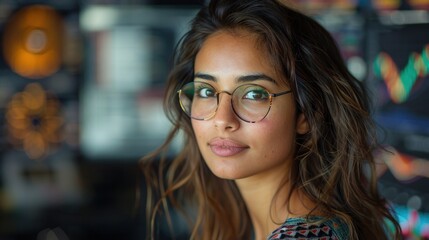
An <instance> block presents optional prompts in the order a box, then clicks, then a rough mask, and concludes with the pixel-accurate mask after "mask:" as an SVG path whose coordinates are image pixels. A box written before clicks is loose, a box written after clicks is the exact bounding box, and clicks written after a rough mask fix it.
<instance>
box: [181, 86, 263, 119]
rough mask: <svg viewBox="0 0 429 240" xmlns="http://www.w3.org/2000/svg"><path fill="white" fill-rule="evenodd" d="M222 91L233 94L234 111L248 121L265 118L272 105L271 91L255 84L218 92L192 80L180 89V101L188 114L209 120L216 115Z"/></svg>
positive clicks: (211, 87) (195, 117)
mask: <svg viewBox="0 0 429 240" xmlns="http://www.w3.org/2000/svg"><path fill="white" fill-rule="evenodd" d="M221 93H226V94H229V95H231V97H232V98H231V104H232V108H233V111H234V112H235V114H236V115H237V116H238V117H239V118H240V119H242V120H244V121H246V122H257V121H260V120H262V119H264V117H265V116H266V115H267V114H268V112H269V110H270V107H271V96H270V93H269V92H268V91H267V90H266V89H265V88H263V87H262V86H259V85H255V84H245V85H241V86H239V87H238V88H236V89H235V90H234V91H233V92H232V94H230V93H227V92H217V91H216V89H215V88H214V87H213V86H211V85H210V84H207V83H203V82H190V83H187V84H186V85H184V86H183V87H182V89H181V90H180V91H179V101H180V105H181V106H182V109H183V111H184V112H185V113H186V114H187V115H188V116H190V117H191V118H194V119H197V120H207V119H210V118H211V117H213V116H214V115H215V113H216V110H217V108H218V103H219V95H220V94H221Z"/></svg>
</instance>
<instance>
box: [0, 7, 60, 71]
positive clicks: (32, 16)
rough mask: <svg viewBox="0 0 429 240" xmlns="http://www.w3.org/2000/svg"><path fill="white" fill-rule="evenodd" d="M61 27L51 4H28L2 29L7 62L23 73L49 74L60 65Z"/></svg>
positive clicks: (57, 15)
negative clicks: (49, 5)
mask: <svg viewBox="0 0 429 240" xmlns="http://www.w3.org/2000/svg"><path fill="white" fill-rule="evenodd" d="M62 31H63V26H62V18H61V16H60V15H59V14H58V13H57V12H56V10H55V9H53V8H51V7H48V6H44V5H31V6H27V7H24V8H22V9H20V10H18V11H17V12H16V13H14V14H12V16H11V17H10V18H9V20H8V21H7V23H6V26H5V31H4V33H3V53H4V58H5V60H6V62H7V63H8V64H9V66H10V67H11V68H12V70H13V71H15V72H16V73H17V74H19V75H21V76H23V77H27V78H33V79H38V78H44V77H47V76H50V75H52V74H53V73H55V72H56V71H57V70H58V68H59V67H60V65H61V59H62Z"/></svg>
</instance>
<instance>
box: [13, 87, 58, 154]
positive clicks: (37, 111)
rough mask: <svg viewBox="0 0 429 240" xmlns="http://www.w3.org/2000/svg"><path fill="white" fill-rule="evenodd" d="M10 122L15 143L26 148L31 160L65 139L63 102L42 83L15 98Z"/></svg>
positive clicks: (17, 94)
mask: <svg viewBox="0 0 429 240" xmlns="http://www.w3.org/2000/svg"><path fill="white" fill-rule="evenodd" d="M6 123H7V128H8V133H9V137H10V140H11V142H12V143H13V144H15V145H17V146H19V147H22V148H23V149H24V151H25V152H26V153H27V155H28V157H30V158H31V159H39V158H42V157H43V156H45V155H46V154H48V152H49V150H50V149H51V148H52V147H53V145H55V144H56V143H58V142H60V141H61V139H62V137H61V134H60V130H61V127H62V125H63V119H62V117H61V116H60V105H59V102H58V101H57V100H55V99H54V98H52V97H49V96H48V94H46V92H45V91H44V89H43V88H42V86H41V85H40V84H38V83H31V84H28V85H27V86H26V88H25V89H24V91H23V92H19V93H16V94H15V95H14V96H13V97H12V99H11V101H10V102H9V104H8V106H7V111H6Z"/></svg>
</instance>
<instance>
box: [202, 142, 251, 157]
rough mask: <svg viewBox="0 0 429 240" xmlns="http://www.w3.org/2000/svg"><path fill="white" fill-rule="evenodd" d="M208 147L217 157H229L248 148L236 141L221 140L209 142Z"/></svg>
mask: <svg viewBox="0 0 429 240" xmlns="http://www.w3.org/2000/svg"><path fill="white" fill-rule="evenodd" d="M208 145H209V147H210V149H211V150H212V152H213V153H214V154H215V155H217V156H219V157H230V156H233V155H236V154H239V153H241V152H243V151H245V150H247V149H248V148H249V147H248V146H246V145H243V144H241V143H238V142H236V141H233V140H228V139H221V138H215V139H213V140H211V141H210V142H209V144H208Z"/></svg>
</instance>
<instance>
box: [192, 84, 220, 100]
mask: <svg viewBox="0 0 429 240" xmlns="http://www.w3.org/2000/svg"><path fill="white" fill-rule="evenodd" d="M195 95H197V96H198V97H200V98H210V97H215V96H216V92H215V90H214V89H213V88H212V87H209V86H198V87H197V88H196V89H195Z"/></svg>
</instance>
